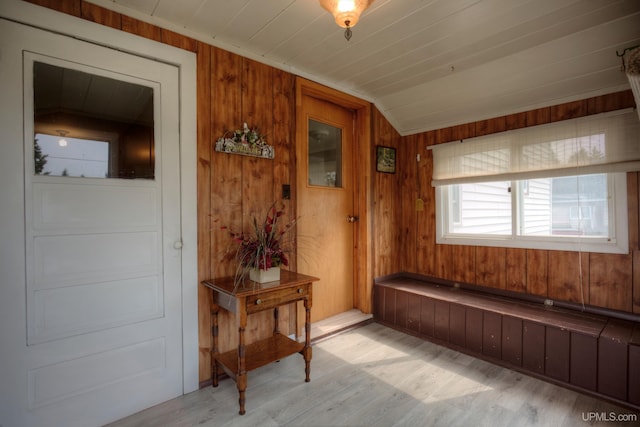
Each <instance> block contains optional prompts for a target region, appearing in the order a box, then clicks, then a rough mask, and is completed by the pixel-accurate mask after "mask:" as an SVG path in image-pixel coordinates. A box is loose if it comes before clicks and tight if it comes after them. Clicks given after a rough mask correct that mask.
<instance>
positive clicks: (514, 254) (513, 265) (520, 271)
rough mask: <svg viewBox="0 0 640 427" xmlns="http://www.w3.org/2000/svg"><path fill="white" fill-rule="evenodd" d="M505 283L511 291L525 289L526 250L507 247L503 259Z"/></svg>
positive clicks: (522, 290)
mask: <svg viewBox="0 0 640 427" xmlns="http://www.w3.org/2000/svg"><path fill="white" fill-rule="evenodd" d="M505 263H506V265H505V268H506V270H507V272H506V279H505V280H506V285H505V288H506V289H507V290H509V291H513V292H526V291H527V269H526V267H527V250H526V249H515V248H508V249H507V250H506V259H505Z"/></svg>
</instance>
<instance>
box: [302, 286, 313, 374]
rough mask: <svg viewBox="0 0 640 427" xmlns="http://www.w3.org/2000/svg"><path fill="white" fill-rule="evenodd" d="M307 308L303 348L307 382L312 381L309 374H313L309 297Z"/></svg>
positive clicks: (305, 301) (305, 305)
mask: <svg viewBox="0 0 640 427" xmlns="http://www.w3.org/2000/svg"><path fill="white" fill-rule="evenodd" d="M304 310H305V322H304V329H305V339H304V348H303V349H302V356H303V357H304V373H305V380H304V381H305V382H309V381H311V379H310V377H309V375H310V374H311V301H310V300H309V298H306V299H305V300H304Z"/></svg>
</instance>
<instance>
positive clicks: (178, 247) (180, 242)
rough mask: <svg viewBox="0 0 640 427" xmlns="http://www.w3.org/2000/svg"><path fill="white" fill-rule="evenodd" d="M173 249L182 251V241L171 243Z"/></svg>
mask: <svg viewBox="0 0 640 427" xmlns="http://www.w3.org/2000/svg"><path fill="white" fill-rule="evenodd" d="M173 249H182V240H177V241H175V242H174V243H173Z"/></svg>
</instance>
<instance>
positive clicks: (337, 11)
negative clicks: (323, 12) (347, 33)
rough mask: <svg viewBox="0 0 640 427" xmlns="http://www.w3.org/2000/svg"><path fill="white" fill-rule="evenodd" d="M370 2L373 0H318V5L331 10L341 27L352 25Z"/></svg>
mask: <svg viewBox="0 0 640 427" xmlns="http://www.w3.org/2000/svg"><path fill="white" fill-rule="evenodd" d="M371 3H373V0H320V5H321V6H322V7H324V8H325V9H327V10H328V11H329V12H331V14H332V15H333V17H334V18H335V20H336V24H338V25H339V26H340V27H342V28H347V27H354V26H355V25H356V24H357V23H358V20H359V19H360V15H361V14H362V12H364V11H365V9H366V8H368V7H369V5H371ZM347 22H349V24H348V25H347Z"/></svg>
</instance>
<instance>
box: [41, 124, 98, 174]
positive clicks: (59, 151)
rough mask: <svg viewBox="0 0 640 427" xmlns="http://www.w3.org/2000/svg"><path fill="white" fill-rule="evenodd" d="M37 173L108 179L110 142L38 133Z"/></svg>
mask: <svg viewBox="0 0 640 427" xmlns="http://www.w3.org/2000/svg"><path fill="white" fill-rule="evenodd" d="M34 143H35V157H36V160H37V161H36V174H37V175H51V176H79V177H86V178H107V177H108V176H109V143H108V142H104V141H91V140H87V139H77V138H61V137H55V136H52V135H44V134H40V133H38V134H36V139H35V141H34Z"/></svg>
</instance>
